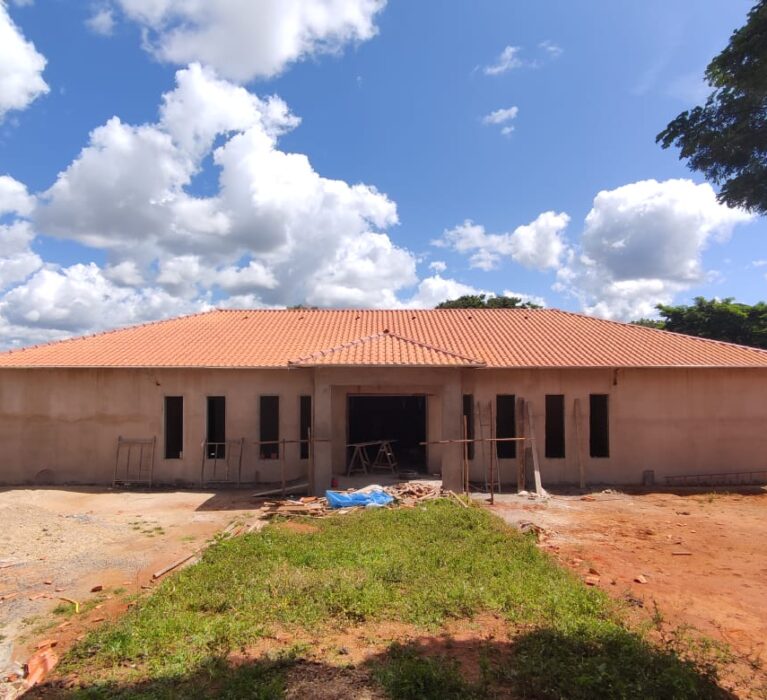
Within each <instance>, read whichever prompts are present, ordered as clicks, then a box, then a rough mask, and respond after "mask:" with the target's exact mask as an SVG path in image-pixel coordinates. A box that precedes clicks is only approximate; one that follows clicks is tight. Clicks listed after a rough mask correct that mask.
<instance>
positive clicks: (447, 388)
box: [441, 372, 463, 491]
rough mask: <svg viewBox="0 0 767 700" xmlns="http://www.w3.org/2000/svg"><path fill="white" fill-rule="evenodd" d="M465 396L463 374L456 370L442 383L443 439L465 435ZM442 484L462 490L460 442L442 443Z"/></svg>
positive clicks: (448, 487) (452, 438) (458, 438)
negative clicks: (462, 388) (463, 392)
mask: <svg viewBox="0 0 767 700" xmlns="http://www.w3.org/2000/svg"><path fill="white" fill-rule="evenodd" d="M462 423H463V396H462V390H461V375H460V374H459V373H458V372H455V373H454V374H453V375H451V376H450V377H449V378H446V380H445V383H444V384H443V385H442V438H441V439H442V440H460V439H461V438H462V437H463V425H462ZM441 447H442V485H443V486H444V488H446V489H451V490H453V491H461V490H462V489H463V484H462V483H461V464H462V462H463V457H462V448H463V445H461V444H460V443H457V444H452V445H442V446H441Z"/></svg>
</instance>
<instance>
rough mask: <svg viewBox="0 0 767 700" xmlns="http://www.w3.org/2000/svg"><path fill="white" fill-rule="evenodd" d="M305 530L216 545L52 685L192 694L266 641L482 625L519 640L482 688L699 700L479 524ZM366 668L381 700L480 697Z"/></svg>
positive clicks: (553, 575) (397, 667)
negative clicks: (370, 626)
mask: <svg viewBox="0 0 767 700" xmlns="http://www.w3.org/2000/svg"><path fill="white" fill-rule="evenodd" d="M311 524H312V525H313V526H314V527H315V528H316V531H315V532H311V533H305V532H300V533H297V532H293V531H291V530H290V529H289V528H285V527H280V525H279V523H274V524H270V525H267V526H266V527H265V528H263V529H262V530H261V531H260V532H258V533H254V534H251V535H246V536H242V537H238V538H233V539H226V540H219V541H217V542H216V543H215V544H214V545H213V546H212V547H211V548H210V549H208V551H207V552H206V553H205V555H204V557H203V559H202V561H201V562H200V563H199V564H197V565H195V566H192V567H189V568H188V569H185V570H183V571H181V572H179V573H178V574H177V575H175V576H172V577H170V578H168V579H167V580H166V581H165V582H164V583H163V584H162V585H161V586H160V587H159V588H158V589H157V590H156V591H155V593H154V594H153V595H152V596H151V597H148V598H146V599H144V600H143V601H141V602H140V603H139V604H138V605H137V606H136V607H135V608H134V609H132V610H131V611H130V612H128V613H127V614H126V615H125V616H124V617H123V618H122V619H121V620H119V621H118V622H117V623H115V624H112V625H108V626H105V627H104V628H102V629H99V630H97V631H95V632H93V633H92V634H90V635H89V636H88V637H87V638H86V639H85V640H84V641H83V642H82V643H81V644H79V645H78V646H77V647H75V649H74V650H73V652H71V653H70V655H69V656H68V658H67V659H65V661H64V664H63V667H62V670H63V671H64V672H76V673H77V674H78V675H80V677H81V678H83V679H85V680H88V679H89V678H90V679H94V680H96V679H99V682H101V683H102V685H101V686H100V688H101V690H100V691H99V692H102V691H103V692H105V693H107V695H102V696H104V697H119V695H115V693H117V692H118V691H117V690H116V689H115V688H116V686H115V685H114V682H115V681H116V679H117V678H118V677H119V678H120V679H122V681H123V682H125V681H130V682H131V683H133V682H134V681H137V679H140V680H141V682H143V683H150V684H155V686H153V687H155V688H156V687H165V686H166V685H167V687H168V688H176V689H179V688H182V687H184V683H185V682H186V680H185V679H189V678H190V677H194V678H195V679H197V683H199V682H201V681H200V678H201V676H200V673H201V669H208V670H210V669H214V670H215V669H219V671H220V669H221V668H223V667H221V666H220V665H216V664H218V663H219V661H220V660H221V659H225V658H226V657H227V655H229V654H231V653H235V652H237V651H238V650H242V649H245V648H247V646H248V645H250V644H252V643H253V642H255V641H256V640H257V639H258V638H259V637H260V636H263V635H264V634H265V633H267V632H268V631H269V630H270V629H274V628H288V629H290V628H295V627H299V628H302V629H307V630H312V631H313V632H314V633H319V632H321V630H322V628H324V627H327V626H335V627H347V626H349V625H351V624H358V623H367V622H376V621H384V620H389V621H400V622H404V623H411V624H415V625H418V626H421V627H423V628H424V629H425V630H429V629H432V630H436V629H437V628H439V626H440V625H441V624H442V623H444V622H445V621H447V620H449V619H459V618H470V617H472V616H473V615H476V614H478V613H483V612H490V613H495V614H498V615H501V616H503V617H505V618H506V619H507V620H508V621H509V623H510V624H511V625H512V626H513V627H514V628H515V629H523V630H527V631H528V632H525V633H524V634H522V635H521V636H520V641H519V643H513V644H512V647H513V649H512V652H511V657H510V659H511V660H509V659H507V658H506V657H507V656H508V654H507V653H506V652H508V649H505V650H504V653H503V654H493V655H491V656H490V657H489V659H490V660H489V662H488V664H487V668H486V669H485V676H486V680H488V681H492V682H494V683H496V684H498V683H510V684H513V685H514V686H516V687H519V688H520V689H529V688H532V687H535V689H536V690H535V693H534V694H535V697H571V695H570V694H569V693H568V692H566V689H567V688H569V687H570V685H571V684H572V683H574V682H575V683H576V684H577V685H578V687H581V686H582V687H583V688H584V689H585V690H584V692H587V691H588V692H590V693H591V696H592V697H593V696H595V695H602V696H604V695H605V694H607V695H612V694H613V690H615V689H617V693H618V694H617V697H634V696H635V695H633V694H632V693H634V691H637V692H639V693H640V694H639V695H638V696H637V697H641V696H643V695H642V693H641V692H640V691H642V690H647V691H648V692H647V693H645V695H644V696H645V697H661V696H659V695H658V696H656V695H654V694H653V693H654V689H655V688H660V687H664V688H667V689H669V690H670V694H667V695H666V697H678V698H684V697H707V693H708V692H709V691H710V690H711V678H710V677H709V676H708V675H706V674H705V673H702V674H701V673H699V672H698V671H697V670H696V669H697V667H696V666H695V664H692V663H689V664H688V663H686V662H683V661H680V660H679V659H678V658H677V657H676V656H674V654H673V653H669V654H668V655H667V656H662V655H661V657H658V658H659V659H660V661H661V662H663V664H665V665H661V667H660V668H661V672H660V673H658V672H656V676H657V677H651V676H652V674H651V673H650V668H651V666H652V663H654V662H656V661H658V659H656V658H655V657H653V656H652V654H651V652H652V648H651V647H650V645H649V644H648V643H647V642H646V641H645V640H644V639H643V638H642V636H641V635H639V634H638V633H634V632H631V631H629V630H628V629H626V628H625V627H624V626H623V624H622V623H621V622H620V619H619V617H618V614H617V611H616V610H615V608H614V605H613V604H612V603H611V602H610V600H609V599H608V598H607V596H606V595H605V594H603V593H602V592H600V591H597V590H594V589H589V588H586V587H585V586H584V585H583V584H582V583H581V582H580V581H579V580H578V579H576V578H575V577H574V576H573V575H571V574H570V573H568V572H567V571H565V570H563V569H562V568H560V567H558V566H557V565H556V564H555V563H554V562H553V561H552V560H551V559H550V558H549V557H547V556H546V555H545V554H543V553H541V552H540V551H539V550H538V548H537V547H536V546H535V543H534V541H533V539H532V538H530V537H527V536H522V535H520V534H518V533H516V532H513V531H512V530H510V529H509V528H508V527H506V526H505V525H504V524H503V523H502V521H500V520H499V519H498V518H496V517H494V516H492V515H491V514H489V513H488V512H487V511H485V510H482V509H480V508H468V509H466V508H461V507H459V506H458V505H457V504H455V503H451V502H449V501H446V500H438V501H434V502H430V503H428V504H426V505H424V506H421V507H418V508H415V509H399V510H384V509H381V510H374V511H365V512H360V513H352V514H350V515H346V516H344V517H343V518H342V517H335V518H327V519H322V520H312V521H311ZM530 630H532V631H531V632H530ZM536 634H540V635H541V636H535V635H536ZM546 635H551V636H548V637H547V636H546ZM515 644H516V646H515ZM647 654H650V656H647ZM132 667H135V670H131V668H132ZM257 667H258V668H261V667H260V666H258V665H255V666H253V668H257ZM374 667H375V669H377V670H376V671H375V674H376V677H377V678H379V679H380V682H381V683H382V684H383V686H384V687H385V688H387V689H388V692H389V693H390V694H391V695H392V697H395V698H396V697H401V698H410V697H422V698H430V697H467V698H471V697H480V695H476V693H479V692H480V690H479V686H473V685H471V684H468V683H466V682H464V681H463V680H462V679H461V677H460V673H459V671H458V667H457V666H455V665H453V664H451V663H447V662H444V661H434V660H430V659H429V658H426V657H424V658H421V657H420V656H419V655H418V654H417V653H416V652H415V651H413V650H412V649H410V648H405V647H402V648H400V647H394V648H393V649H392V651H391V653H390V654H389V655H388V656H387V657H386V658H385V659H384V660H383V661H381V662H380V663H378V664H377V665H376V664H374ZM579 668H580V669H582V674H583V676H584V677H583V679H579V675H578V669H579ZM626 669H628V671H629V675H631V674H632V673H633V674H634V675H633V676H632V678H634V680H631V681H628V682H627V683H626V684H625V685H623V686H621V685H619V684H618V682H617V681H616V680H615V679H616V678H618V677H619V676H621V675H622V674H624V673H625V670H626ZM221 672H223V671H221ZM260 672H261V671H259V673H260ZM227 673H228V672H227ZM275 673H276V671H275ZM488 674H489V675H488ZM219 675H220V674H218V675H217V674H214V675H210V673H208V675H207V676H205V673H203V674H202V677H205V678H207V681H206V682H205V687H207V688H212V687H214V686H216V683H218V682H219V680H220V679H219V677H218V676H219ZM278 675H279V674H278ZM226 678H229V676H226ZM269 678H272V676H269ZM544 681H545V682H544ZM269 682H270V683H271V682H272V681H271V680H270V681H269ZM275 682H276V681H275ZM103 683H106V685H103ZM110 684H111V685H110ZM156 684H160V686H156ZM163 684H164V685H163ZM120 687H123V686H120ZM131 687H134V686H131ZM195 687H196V688H197V689H198V690H199V687H200V686H195ZM270 687H271V686H270ZM274 687H277V686H274ZM110 688H111V690H110ZM689 688H694V690H695V692H694V693H692V694H690V693H688V689H689ZM419 689H420V690H419ZM624 691H625V693H626V694H624ZM270 692H271V691H270ZM525 692H527V690H526V691H525ZM109 693H112V694H111V695H109ZM418 693H421V694H420V695H419V694H418ZM430 693H431V694H430ZM472 694H474V695H472ZM202 696H203V695H200V697H202ZM83 697H89V696H87V695H84V696H83ZM139 697H140V696H139ZM157 697H164V696H163V695H158V696H157ZM174 697H186V696H185V695H183V693H180V694H176V695H175V696H174ZM222 697H223V696H222ZM245 697H251V695H246V696H245ZM252 697H261V696H255V695H254V696H252ZM264 697H267V696H264ZM573 697H581V696H573ZM582 697H588V695H583V696H582Z"/></svg>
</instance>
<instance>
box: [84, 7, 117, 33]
mask: <svg viewBox="0 0 767 700" xmlns="http://www.w3.org/2000/svg"><path fill="white" fill-rule="evenodd" d="M85 25H86V26H87V27H88V29H90V30H91V31H92V32H93V33H94V34H99V35H100V36H112V34H113V33H114V29H115V18H114V13H113V12H112V9H111V8H109V7H100V8H97V9H95V10H94V11H93V14H92V15H91V16H90V17H88V19H87V20H85Z"/></svg>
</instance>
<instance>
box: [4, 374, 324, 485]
mask: <svg viewBox="0 0 767 700" xmlns="http://www.w3.org/2000/svg"><path fill="white" fill-rule="evenodd" d="M312 393H313V385H312V378H311V374H310V372H309V371H307V370H281V371H263V370H176V369H173V370H171V369H167V370H163V369H159V370H127V369H93V370H82V369H77V370H48V369H34V370H4V371H0V443H1V444H2V445H3V450H2V457H0V483H32V482H34V481H35V480H38V481H48V482H50V481H53V482H54V483H70V482H72V483H110V482H111V480H112V473H113V469H114V464H115V448H116V443H117V438H118V436H120V435H121V436H123V437H126V438H151V437H153V436H156V437H157V452H156V456H155V479H156V481H158V482H162V483H170V484H173V483H188V484H194V483H198V482H199V479H200V466H201V458H202V442H203V441H204V440H205V438H206V421H207V416H206V411H207V402H206V397H208V396H224V397H226V437H227V439H239V438H245V439H246V440H247V441H253V440H258V436H259V416H258V412H259V396H260V395H267V394H268V395H277V396H279V397H280V435H281V437H284V438H286V439H298V417H299V404H298V401H299V399H298V397H299V396H300V395H302V394H309V395H311V394H312ZM165 396H183V397H184V443H183V448H184V449H183V454H182V458H181V459H165V458H164V435H163V420H164V416H163V410H164V397H165ZM286 450H287V457H288V458H287V460H286V465H287V467H288V478H291V477H293V476H298V475H299V474H300V472H301V471H302V470H304V469H305V460H298V458H297V456H298V447H297V445H288V446H287V448H286ZM256 470H258V471H259V473H260V478H261V480H264V481H266V480H274V479H277V478H279V463H278V462H276V461H275V460H263V459H260V457H259V453H258V450H257V448H255V447H254V446H252V445H250V446H246V449H245V451H244V460H243V473H244V475H245V477H246V478H247V479H248V480H250V481H252V480H253V479H254V474H255V472H256ZM41 472H44V473H43V474H41Z"/></svg>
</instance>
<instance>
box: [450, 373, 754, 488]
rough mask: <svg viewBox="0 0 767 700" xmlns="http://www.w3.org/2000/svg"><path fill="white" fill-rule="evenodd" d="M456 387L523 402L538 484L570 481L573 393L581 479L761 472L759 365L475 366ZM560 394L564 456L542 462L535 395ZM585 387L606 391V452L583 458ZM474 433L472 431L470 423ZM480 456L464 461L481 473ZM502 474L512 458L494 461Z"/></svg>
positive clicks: (539, 405) (541, 407) (479, 396)
mask: <svg viewBox="0 0 767 700" xmlns="http://www.w3.org/2000/svg"><path fill="white" fill-rule="evenodd" d="M463 388H464V392H465V393H474V395H475V401H482V402H488V401H490V400H493V399H494V397H495V395H496V394H515V395H516V396H520V397H522V398H524V399H525V400H527V401H530V402H531V404H532V409H533V423H534V427H535V434H536V441H537V444H538V452H539V457H540V463H541V475H542V478H543V482H544V485H545V484H546V483H549V484H552V483H577V482H578V461H577V458H576V429H575V421H574V410H573V406H574V400H575V399H576V398H579V399H580V404H581V430H580V434H581V437H582V444H581V449H580V455H581V459H582V460H583V464H584V467H585V471H586V479H587V482H589V483H614V484H626V483H640V482H641V480H642V472H643V471H644V470H645V469H653V470H654V471H655V476H656V482H659V483H662V477H663V476H666V475H675V474H701V473H711V472H718V471H722V472H734V471H754V470H762V469H767V371H765V370H760V369H663V370H655V369H619V370H612V369H610V370H497V371H496V370H484V371H478V372H475V373H464V381H463ZM546 394H564V396H565V458H564V459H546V457H545V454H544V453H545V450H544V438H545V395H546ZM589 394H608V395H609V397H610V398H609V416H610V417H609V423H610V425H609V428H610V456H609V458H592V457H590V456H589V445H588V438H589ZM477 431H479V428H478V427H477ZM485 466H486V465H485V463H483V461H482V459H481V458H480V457H479V450H478V458H477V459H475V460H474V462H473V464H472V476H473V478H478V479H479V478H483V475H484V472H485ZM500 468H501V475H502V478H503V480H504V481H508V482H512V483H513V482H515V479H516V476H515V475H516V468H517V467H516V463H515V461H514V460H501V463H500Z"/></svg>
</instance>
